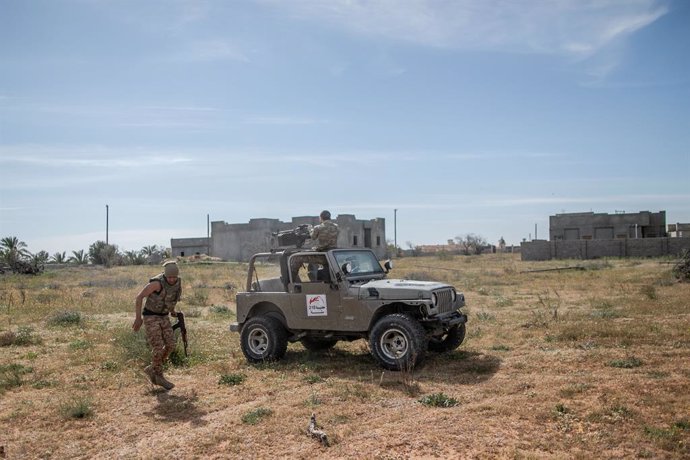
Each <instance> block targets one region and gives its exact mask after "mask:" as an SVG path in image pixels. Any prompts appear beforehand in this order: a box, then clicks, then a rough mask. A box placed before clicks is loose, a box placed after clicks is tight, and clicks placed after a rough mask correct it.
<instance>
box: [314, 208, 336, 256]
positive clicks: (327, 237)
mask: <svg viewBox="0 0 690 460" xmlns="http://www.w3.org/2000/svg"><path fill="white" fill-rule="evenodd" d="M319 219H320V221H321V223H320V224H319V225H317V226H316V227H314V228H313V229H312V230H311V233H310V238H311V239H312V240H313V241H314V244H315V246H314V247H313V248H312V249H315V250H317V251H327V250H329V249H334V248H336V247H337V246H338V225H337V224H336V223H335V222H333V221H332V220H331V213H330V212H329V211H321V214H319Z"/></svg>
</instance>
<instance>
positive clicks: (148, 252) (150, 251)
mask: <svg viewBox="0 0 690 460" xmlns="http://www.w3.org/2000/svg"><path fill="white" fill-rule="evenodd" d="M158 251H159V249H158V246H156V245H155V244H154V245H152V246H144V247H143V248H141V253H142V254H143V255H145V256H146V257H149V256H152V255H154V254H157V253H158Z"/></svg>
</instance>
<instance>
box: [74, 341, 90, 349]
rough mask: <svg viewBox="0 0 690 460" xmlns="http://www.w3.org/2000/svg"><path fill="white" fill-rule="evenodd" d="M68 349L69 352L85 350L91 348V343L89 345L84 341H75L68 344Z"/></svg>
mask: <svg viewBox="0 0 690 460" xmlns="http://www.w3.org/2000/svg"><path fill="white" fill-rule="evenodd" d="M69 348H70V349H71V350H86V349H87V348H91V343H89V342H88V341H86V340H81V339H79V340H75V341H74V342H72V343H70V344H69Z"/></svg>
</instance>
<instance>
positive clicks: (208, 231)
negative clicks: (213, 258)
mask: <svg viewBox="0 0 690 460" xmlns="http://www.w3.org/2000/svg"><path fill="white" fill-rule="evenodd" d="M206 244H207V248H206V253H207V254H208V255H209V256H210V255H211V215H210V214H206Z"/></svg>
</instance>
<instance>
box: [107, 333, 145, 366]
mask: <svg viewBox="0 0 690 460" xmlns="http://www.w3.org/2000/svg"><path fill="white" fill-rule="evenodd" d="M113 335H114V340H113V345H114V346H115V348H116V349H117V350H118V351H119V354H120V359H121V360H122V361H124V362H132V361H136V362H150V361H151V350H150V349H149V346H148V344H147V343H146V335H145V334H144V332H143V331H141V330H140V331H139V332H133V331H132V329H131V328H129V327H123V328H120V329H117V330H116V331H115V333H114V334H113Z"/></svg>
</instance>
